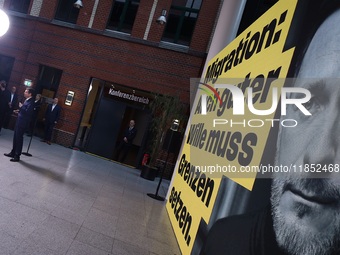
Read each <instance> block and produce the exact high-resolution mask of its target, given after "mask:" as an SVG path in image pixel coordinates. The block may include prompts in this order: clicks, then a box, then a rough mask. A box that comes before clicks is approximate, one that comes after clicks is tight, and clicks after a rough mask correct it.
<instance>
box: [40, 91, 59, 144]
mask: <svg viewBox="0 0 340 255" xmlns="http://www.w3.org/2000/svg"><path fill="white" fill-rule="evenodd" d="M60 113H61V107H60V106H59V105H58V98H57V97H55V98H54V99H53V103H52V104H49V105H48V106H47V109H46V112H45V118H44V119H43V121H44V122H45V133H44V139H43V140H42V142H46V143H47V144H49V145H51V139H52V133H53V128H54V126H55V125H56V124H57V123H58V120H59V117H60Z"/></svg>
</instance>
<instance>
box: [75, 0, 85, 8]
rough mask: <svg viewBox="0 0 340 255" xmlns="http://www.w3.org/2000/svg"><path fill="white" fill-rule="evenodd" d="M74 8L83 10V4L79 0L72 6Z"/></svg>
mask: <svg viewBox="0 0 340 255" xmlns="http://www.w3.org/2000/svg"><path fill="white" fill-rule="evenodd" d="M73 6H74V7H76V8H78V9H80V8H83V2H82V1H81V0H77V1H76V2H75V3H74V4H73Z"/></svg>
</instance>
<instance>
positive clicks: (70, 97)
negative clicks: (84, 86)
mask: <svg viewBox="0 0 340 255" xmlns="http://www.w3.org/2000/svg"><path fill="white" fill-rule="evenodd" d="M73 97H74V92H73V91H68V92H67V95H66V100H65V104H66V105H71V104H72V101H73Z"/></svg>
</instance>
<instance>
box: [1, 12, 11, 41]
mask: <svg viewBox="0 0 340 255" xmlns="http://www.w3.org/2000/svg"><path fill="white" fill-rule="evenodd" d="M8 28H9V18H8V16H7V14H6V13H5V12H4V11H3V10H1V9H0V36H3V35H4V34H6V32H7V30H8Z"/></svg>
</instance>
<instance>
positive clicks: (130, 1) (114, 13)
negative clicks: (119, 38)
mask: <svg viewBox="0 0 340 255" xmlns="http://www.w3.org/2000/svg"><path fill="white" fill-rule="evenodd" d="M138 6H139V0H126V1H125V0H116V1H115V3H114V5H113V7H112V10H111V15H110V19H109V21H108V24H107V27H106V28H107V29H111V30H116V31H120V32H124V33H128V34H130V33H131V31H132V27H133V24H134V22H135V18H136V15H137V11H138Z"/></svg>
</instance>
